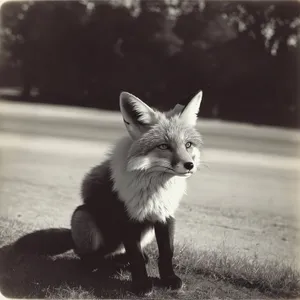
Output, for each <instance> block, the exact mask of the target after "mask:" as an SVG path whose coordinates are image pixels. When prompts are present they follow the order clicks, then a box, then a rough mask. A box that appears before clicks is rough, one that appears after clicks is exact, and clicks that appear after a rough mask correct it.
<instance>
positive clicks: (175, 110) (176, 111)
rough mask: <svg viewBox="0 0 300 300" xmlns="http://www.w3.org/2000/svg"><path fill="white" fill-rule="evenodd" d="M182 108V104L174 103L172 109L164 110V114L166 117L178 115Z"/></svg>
mask: <svg viewBox="0 0 300 300" xmlns="http://www.w3.org/2000/svg"><path fill="white" fill-rule="evenodd" d="M183 109H184V105H181V104H176V105H175V106H174V108H173V109H171V110H169V111H167V112H166V116H167V117H168V118H171V117H173V116H175V115H179V114H180V113H181V112H182V110H183Z"/></svg>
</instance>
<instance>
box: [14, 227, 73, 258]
mask: <svg viewBox="0 0 300 300" xmlns="http://www.w3.org/2000/svg"><path fill="white" fill-rule="evenodd" d="M13 247H14V248H15V250H16V251H19V252H21V253H24V254H38V255H57V254H61V253H64V252H66V251H68V250H71V249H73V248H74V243H73V240H72V236H71V230H70V229H67V228H49V229H42V230H37V231H34V232H32V233H29V234H26V235H24V236H22V237H21V238H19V239H18V240H17V241H16V242H15V243H14V245H13Z"/></svg>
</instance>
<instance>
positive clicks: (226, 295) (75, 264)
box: [0, 218, 300, 299]
mask: <svg viewBox="0 0 300 300" xmlns="http://www.w3.org/2000/svg"><path fill="white" fill-rule="evenodd" d="M32 230H34V228H31V229H30V225H28V224H27V225H25V224H22V223H20V222H16V221H14V222H10V221H7V220H4V219H1V218H0V246H1V247H2V248H1V249H0V289H1V292H2V294H3V295H4V296H6V297H8V298H55V299H96V298H117V299H120V298H126V299H138V298H137V297H135V295H133V294H131V293H130V292H129V287H130V273H129V272H128V270H126V269H123V270H122V269H121V270H116V269H115V268H112V267H111V266H110V267H109V266H106V267H104V266H102V268H99V269H98V270H93V271H91V270H88V269H85V268H84V267H83V266H82V264H81V262H80V260H79V259H78V258H77V257H76V256H75V255H74V254H73V252H72V251H69V252H67V253H65V254H61V255H57V256H54V257H45V256H37V255H30V254H25V253H22V252H20V251H16V249H15V248H14V247H13V245H12V244H11V243H12V242H13V241H15V240H16V239H17V238H19V237H20V236H22V235H23V234H24V233H26V232H27V233H28V232H31V231H32ZM175 249H176V251H175V257H174V265H175V269H176V272H177V274H178V275H179V276H180V277H181V278H182V279H183V281H184V283H185V284H184V287H183V288H182V290H180V291H170V290H166V289H163V288H161V287H159V279H158V273H157V265H156V258H157V249H156V245H155V244H152V245H150V247H149V248H148V254H149V257H150V263H149V265H148V267H147V268H148V273H149V275H150V276H151V277H152V278H153V281H154V284H155V289H154V293H153V294H152V296H151V299H271V298H289V299H290V298H297V297H300V283H299V280H300V274H299V272H298V271H297V270H295V269H294V268H293V267H292V266H287V265H284V264H283V263H281V262H265V263H264V264H260V263H259V262H258V261H257V260H256V259H255V258H254V259H251V260H250V259H249V258H247V257H243V258H242V257H232V256H230V253H229V252H226V250H224V251H219V252H217V251H215V252H212V251H210V252H209V251H207V252H203V251H202V252H199V251H197V250H195V249H193V248H192V246H191V245H189V246H188V245H185V246H183V245H176V247H175Z"/></svg>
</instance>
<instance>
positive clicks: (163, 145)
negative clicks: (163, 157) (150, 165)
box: [157, 144, 170, 150]
mask: <svg viewBox="0 0 300 300" xmlns="http://www.w3.org/2000/svg"><path fill="white" fill-rule="evenodd" d="M157 148H158V149H160V150H167V149H169V148H170V147H169V145H168V144H161V145H158V146H157Z"/></svg>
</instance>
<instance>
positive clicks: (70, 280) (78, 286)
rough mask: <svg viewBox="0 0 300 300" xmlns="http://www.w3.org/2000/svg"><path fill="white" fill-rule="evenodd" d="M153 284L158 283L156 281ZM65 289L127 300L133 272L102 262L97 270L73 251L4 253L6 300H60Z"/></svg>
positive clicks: (0, 268)
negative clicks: (53, 298)
mask: <svg viewBox="0 0 300 300" xmlns="http://www.w3.org/2000/svg"><path fill="white" fill-rule="evenodd" d="M25 237H26V236H25ZM34 237H40V234H37V235H34V234H30V238H31V241H32V242H33V243H35V241H34V240H33V239H34ZM48 237H49V236H48ZM23 238H24V237H23ZM49 238H50V237H49ZM21 239H22V238H21ZM124 274H126V275H127V276H124ZM153 280H154V283H155V280H156V279H155V278H153ZM64 286H66V287H67V289H68V290H74V291H78V290H83V291H88V294H89V295H90V297H101V298H103V297H104V298H105V297H107V298H115V297H124V296H126V295H127V296H128V293H129V292H128V291H129V289H130V280H129V272H128V270H126V268H120V267H117V266H116V264H115V262H114V261H112V260H110V261H106V262H105V263H103V262H102V263H101V264H99V265H98V268H97V269H94V270H93V269H92V268H89V267H87V266H86V265H84V264H83V262H82V261H81V260H80V259H79V258H78V257H77V256H76V255H75V254H74V253H73V252H72V251H69V252H67V253H65V254H62V255H56V256H53V257H50V256H39V255H35V254H28V251H26V250H25V251H22V249H20V247H16V244H15V243H14V244H10V245H8V246H4V247H2V248H1V249H0V289H1V292H2V294H3V295H4V296H5V297H8V298H44V297H49V296H50V297H51V295H53V294H54V295H56V296H57V295H60V294H62V293H63V287H64ZM66 294H68V293H66ZM77 294H78V293H77ZM85 298H86V296H85Z"/></svg>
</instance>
